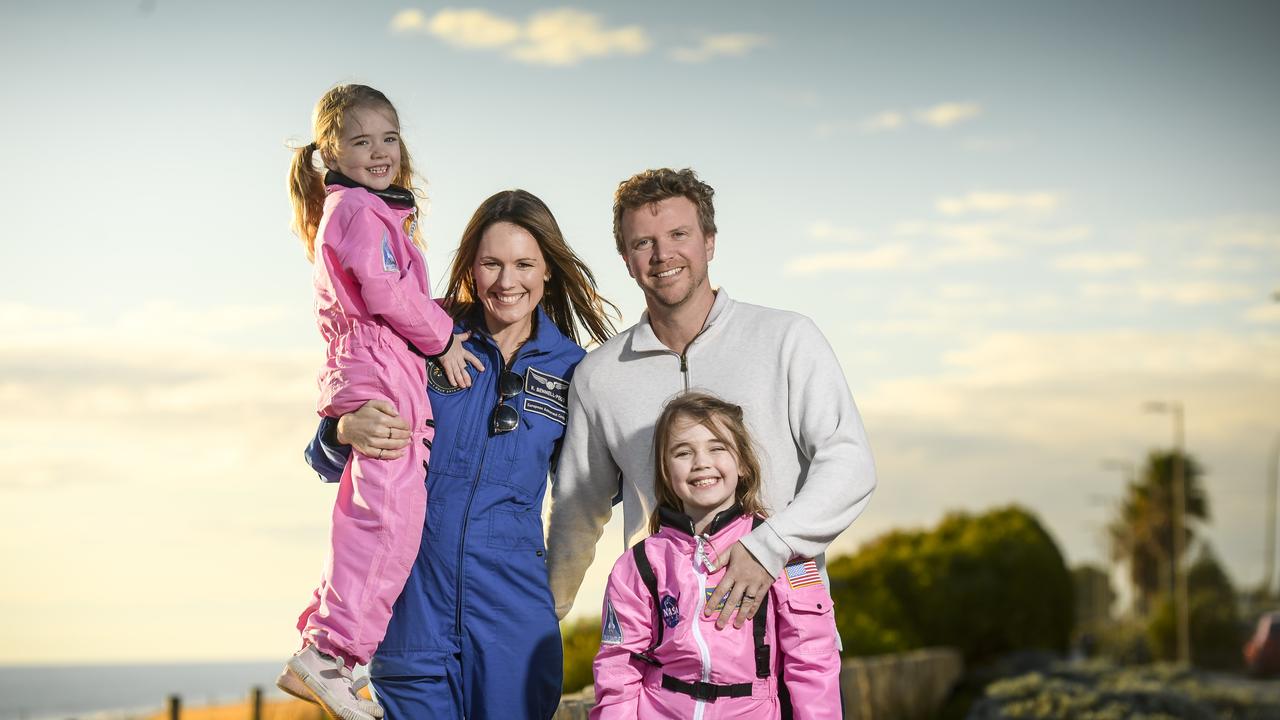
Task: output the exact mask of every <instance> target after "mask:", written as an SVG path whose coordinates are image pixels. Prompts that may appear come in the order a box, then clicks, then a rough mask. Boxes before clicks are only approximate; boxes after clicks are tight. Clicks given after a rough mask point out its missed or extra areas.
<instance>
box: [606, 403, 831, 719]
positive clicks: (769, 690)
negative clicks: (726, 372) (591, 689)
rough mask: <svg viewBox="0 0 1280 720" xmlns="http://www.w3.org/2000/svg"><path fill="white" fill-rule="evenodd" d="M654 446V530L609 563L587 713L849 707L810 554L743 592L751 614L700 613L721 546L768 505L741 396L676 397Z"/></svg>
mask: <svg viewBox="0 0 1280 720" xmlns="http://www.w3.org/2000/svg"><path fill="white" fill-rule="evenodd" d="M654 445H655V453H656V457H655V460H656V464H655V467H656V468H657V478H656V479H655V490H656V494H657V499H658V509H657V511H656V512H654V514H653V518H652V520H651V521H650V530H651V532H653V535H651V536H650V537H648V538H646V539H645V540H644V541H642V542H641V543H640V544H638V545H637V546H636V547H635V548H632V550H631V551H628V552H626V553H624V554H623V555H622V557H621V558H619V559H618V562H617V563H616V564H615V565H614V567H613V571H612V572H611V573H610V575H609V584H608V587H607V589H606V590H605V601H604V612H603V618H602V628H601V644H600V651H599V652H598V653H597V654H596V658H595V662H594V664H593V666H592V669H593V671H594V673H595V688H596V706H595V708H594V709H593V710H592V711H591V718H592V720H605V719H611V718H627V719H628V720H631V719H634V718H658V717H661V718H700V719H703V720H714V719H715V718H761V719H764V718H781V717H795V718H805V719H806V720H807V719H809V718H814V719H815V720H825V719H827V718H830V719H832V720H835V719H837V718H840V717H841V709H840V656H839V653H838V652H837V650H836V626H835V616H834V615H833V614H832V603H831V596H830V595H829V594H828V593H827V590H826V588H825V587H823V585H822V579H821V578H820V577H819V575H818V569H817V566H816V565H815V564H814V562H813V561H812V560H803V559H801V560H796V561H794V562H792V563H791V564H789V565H787V567H786V571H785V572H784V573H783V576H782V578H780V579H779V580H777V581H776V582H774V584H773V585H772V586H771V587H770V588H769V592H768V594H767V596H766V597H765V598H753V597H751V596H746V599H745V601H744V602H745V603H749V604H750V605H749V606H746V607H744V608H743V610H744V611H746V612H748V613H749V614H752V620H751V621H750V622H749V623H748V624H747V625H744V626H743V627H742V628H740V629H734V628H733V627H727V628H725V629H724V630H717V629H716V625H715V620H716V617H715V616H714V615H713V616H712V617H710V618H705V619H704V618H703V607H704V604H705V603H706V602H707V599H708V598H709V597H710V596H711V594H712V593H713V592H714V591H715V588H716V584H717V581H718V580H719V579H720V578H721V577H722V576H723V575H724V571H723V570H717V569H715V568H716V566H717V565H718V564H719V555H718V553H720V552H721V551H727V550H728V549H729V547H730V546H731V545H733V544H734V543H735V542H736V541H737V540H738V539H739V538H741V537H742V536H743V535H746V534H747V533H748V532H750V531H751V529H752V527H753V526H754V525H755V524H757V523H759V522H762V521H763V517H764V512H763V508H762V507H761V504H760V499H759V493H760V463H759V461H758V460H757V458H756V454H755V451H754V450H753V449H752V443H751V438H750V436H749V435H748V434H747V430H746V427H745V425H744V424H743V420H742V408H740V407H738V406H737V405H733V404H731V403H728V402H725V401H723V400H720V399H719V398H716V397H714V396H711V395H707V394H704V393H699V392H689V393H685V394H683V395H679V396H677V397H676V398H675V399H673V400H672V401H671V402H669V403H668V404H667V406H666V407H665V408H664V409H663V411H662V415H661V416H660V417H659V419H658V425H657V428H656V429H655V431H654ZM637 548H638V550H637ZM640 553H643V555H640ZM646 565H647V566H648V567H647V568H646V567H645V566H646ZM646 576H647V577H646ZM762 601H763V604H762V605H761V604H760V603H761V602H762ZM756 626H759V627H758V628H757V627H756ZM780 678H781V679H783V680H784V681H785V686H786V691H785V692H784V693H783V694H781V695H780V694H779V679H780ZM788 694H789V695H790V699H789V700H788V698H787V695H788ZM793 708H794V714H793Z"/></svg>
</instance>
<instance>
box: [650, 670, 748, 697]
mask: <svg viewBox="0 0 1280 720" xmlns="http://www.w3.org/2000/svg"><path fill="white" fill-rule="evenodd" d="M662 687H663V689H665V690H674V691H675V692H678V693H684V694H685V695H688V696H689V697H691V698H693V699H694V700H703V701H705V702H715V701H716V698H722V697H751V683H734V684H733V685H717V684H715V683H709V682H701V681H699V682H691V683H688V682H685V681H683V680H681V679H679V678H674V677H671V676H670V675H667V674H666V673H663V675H662Z"/></svg>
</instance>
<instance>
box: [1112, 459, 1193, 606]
mask: <svg viewBox="0 0 1280 720" xmlns="http://www.w3.org/2000/svg"><path fill="white" fill-rule="evenodd" d="M1176 459H1177V455H1176V454H1175V453H1173V452H1164V451H1153V452H1152V453H1151V454H1150V456H1148V457H1147V462H1146V464H1145V465H1144V466H1143V468H1142V474H1141V477H1140V478H1139V479H1138V480H1136V481H1134V482H1131V483H1130V484H1129V486H1128V488H1127V489H1126V492H1125V497H1124V500H1123V501H1122V502H1121V504H1120V509H1119V514H1118V516H1117V517H1116V518H1115V519H1114V520H1112V521H1111V524H1110V525H1109V526H1108V528H1107V531H1108V534H1109V535H1110V537H1111V557H1112V559H1113V560H1117V561H1123V562H1126V563H1128V565H1129V580H1130V582H1132V583H1133V589H1134V608H1135V610H1136V611H1137V612H1138V613H1139V614H1141V615H1145V614H1146V613H1147V612H1148V611H1149V610H1150V609H1151V608H1152V607H1153V601H1154V599H1155V598H1156V597H1157V596H1159V595H1160V593H1162V592H1166V593H1169V592H1172V591H1173V572H1172V568H1173V565H1172V561H1173V560H1174V558H1173V548H1174V542H1173V476H1174V463H1175V462H1176ZM1182 459H1183V462H1184V463H1185V464H1184V466H1183V487H1184V489H1185V494H1184V497H1185V498H1186V517H1185V521H1184V522H1183V543H1182V547H1183V552H1186V551H1187V549H1188V548H1190V546H1191V541H1192V540H1193V539H1195V536H1196V527H1197V525H1198V524H1199V523H1202V522H1206V521H1208V519H1209V500H1208V497H1207V496H1206V495H1205V492H1204V487H1203V486H1202V485H1201V483H1200V478H1201V476H1202V475H1203V474H1204V471H1203V469H1202V468H1201V467H1200V464H1199V463H1197V462H1196V461H1195V459H1194V458H1192V457H1191V456H1190V455H1183V458H1182Z"/></svg>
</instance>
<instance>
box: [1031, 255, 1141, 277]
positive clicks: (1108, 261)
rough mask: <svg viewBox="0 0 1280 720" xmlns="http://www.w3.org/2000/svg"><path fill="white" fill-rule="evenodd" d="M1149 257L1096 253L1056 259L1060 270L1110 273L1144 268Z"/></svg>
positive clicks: (1064, 256)
mask: <svg viewBox="0 0 1280 720" xmlns="http://www.w3.org/2000/svg"><path fill="white" fill-rule="evenodd" d="M1146 264H1147V257H1146V256H1145V255H1143V254H1142V253H1137V252H1094V253H1075V254H1073V255H1063V256H1061V257H1058V258H1056V259H1054V261H1053V265H1054V267H1056V268H1058V269H1059V270H1075V271H1079V272H1086V273H1109V272H1115V271H1117V270H1133V269H1135V268H1140V267H1144V266H1146Z"/></svg>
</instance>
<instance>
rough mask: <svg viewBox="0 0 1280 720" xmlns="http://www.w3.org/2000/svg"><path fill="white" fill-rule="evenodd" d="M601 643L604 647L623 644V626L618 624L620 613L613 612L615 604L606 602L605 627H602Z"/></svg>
mask: <svg viewBox="0 0 1280 720" xmlns="http://www.w3.org/2000/svg"><path fill="white" fill-rule="evenodd" d="M600 642H601V644H603V645H621V644H622V626H621V625H620V624H618V613H616V612H614V611H613V603H612V602H610V601H609V600H605V601H604V625H602V626H601V627H600Z"/></svg>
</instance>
